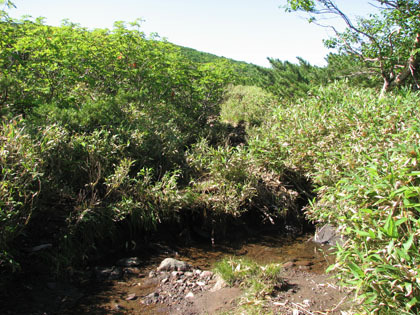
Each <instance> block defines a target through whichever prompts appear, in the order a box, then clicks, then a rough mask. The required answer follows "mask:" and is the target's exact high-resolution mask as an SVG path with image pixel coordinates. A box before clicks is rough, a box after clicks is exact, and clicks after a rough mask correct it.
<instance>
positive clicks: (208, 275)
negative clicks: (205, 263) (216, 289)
mask: <svg viewBox="0 0 420 315" xmlns="http://www.w3.org/2000/svg"><path fill="white" fill-rule="evenodd" d="M211 277H213V272H211V271H208V270H206V271H203V272H202V273H201V274H200V278H202V279H203V278H211Z"/></svg>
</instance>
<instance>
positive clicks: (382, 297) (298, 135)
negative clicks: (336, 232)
mask: <svg viewBox="0 0 420 315" xmlns="http://www.w3.org/2000/svg"><path fill="white" fill-rule="evenodd" d="M310 94H311V97H309V98H307V99H305V100H301V101H298V102H295V103H294V104H293V106H283V107H279V108H278V109H277V111H276V114H275V117H276V119H275V120H274V121H273V122H272V124H271V125H268V126H266V127H265V128H268V129H265V128H262V129H261V133H260V138H259V139H255V140H254V141H253V143H252V144H251V145H252V146H254V147H255V150H257V149H258V151H257V152H259V154H260V156H261V159H263V160H264V159H265V160H267V161H269V162H268V163H267V164H268V165H269V166H270V167H273V168H276V167H278V165H284V166H286V167H292V168H299V169H300V170H301V171H302V172H305V173H306V174H307V175H308V176H310V177H311V178H313V179H314V181H315V184H317V185H318V187H319V188H318V199H317V200H316V202H314V204H313V206H312V207H311V208H310V209H308V210H307V214H308V215H309V216H310V218H311V219H312V220H314V221H320V222H329V223H332V224H334V225H336V226H338V227H340V231H341V232H342V233H343V234H344V235H346V237H347V241H346V243H345V244H344V245H343V246H342V247H338V253H337V258H338V262H337V264H336V265H335V269H336V270H337V271H339V273H340V277H341V278H342V280H343V282H344V283H345V284H346V285H347V286H349V287H351V288H353V289H354V290H355V291H356V292H357V293H358V298H360V302H361V305H362V306H363V308H365V310H367V311H368V312H374V311H378V312H380V313H396V312H400V313H404V314H416V313H418V310H419V305H420V304H419V302H418V300H417V299H418V296H419V293H420V291H419V290H420V283H419V282H418V273H419V259H420V256H419V250H418V245H419V241H420V239H419V236H420V234H419V231H420V221H419V214H418V212H419V211H418V208H419V207H418V204H419V200H418V189H417V187H418V185H419V179H418V177H419V168H418V156H419V155H418V154H419V152H418V147H419V130H420V129H419V128H420V126H419V120H418V117H419V116H420V112H419V109H418V102H419V95H418V94H415V93H410V92H408V91H406V92H404V93H401V95H395V96H389V97H387V98H383V99H378V98H377V97H376V95H375V91H374V90H367V89H364V90H361V89H354V88H349V86H348V85H347V84H346V83H345V82H343V83H336V84H334V85H331V86H329V87H326V88H318V89H314V90H311V91H310ZM264 135H265V136H264ZM273 152H274V153H273ZM275 159H277V160H278V162H273V160H275ZM277 169H280V168H277Z"/></svg>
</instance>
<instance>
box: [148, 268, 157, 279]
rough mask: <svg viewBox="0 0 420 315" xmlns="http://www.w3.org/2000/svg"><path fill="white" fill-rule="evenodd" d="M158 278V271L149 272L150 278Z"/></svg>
mask: <svg viewBox="0 0 420 315" xmlns="http://www.w3.org/2000/svg"><path fill="white" fill-rule="evenodd" d="M156 276H157V274H156V271H154V270H152V271H150V272H149V278H154V277H156Z"/></svg>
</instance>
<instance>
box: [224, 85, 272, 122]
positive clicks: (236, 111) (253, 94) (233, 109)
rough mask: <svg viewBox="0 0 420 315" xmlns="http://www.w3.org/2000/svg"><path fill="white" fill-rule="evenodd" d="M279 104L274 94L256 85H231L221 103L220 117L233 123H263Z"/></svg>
mask: <svg viewBox="0 0 420 315" xmlns="http://www.w3.org/2000/svg"><path fill="white" fill-rule="evenodd" d="M276 104H277V100H276V98H275V97H274V95H272V94H270V93H268V92H266V91H264V90H263V89H262V88H259V87H256V86H242V85H238V86H230V87H229V88H228V90H227V91H226V93H225V100H224V101H223V103H222V104H221V112H220V118H221V120H223V121H226V122H229V123H231V124H235V125H237V124H239V123H240V122H245V123H246V124H247V125H250V126H253V125H261V124H262V123H263V122H264V119H265V118H266V115H267V113H269V112H270V110H271V109H272V108H274V107H275V106H276Z"/></svg>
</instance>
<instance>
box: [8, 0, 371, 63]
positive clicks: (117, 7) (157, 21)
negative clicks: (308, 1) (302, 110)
mask: <svg viewBox="0 0 420 315" xmlns="http://www.w3.org/2000/svg"><path fill="white" fill-rule="evenodd" d="M336 2H337V4H338V5H339V6H340V7H341V8H342V9H343V10H344V11H345V12H347V13H349V14H350V15H365V14H366V13H367V12H368V11H369V10H372V8H371V7H370V6H369V4H368V1H363V0H351V1H349V0H347V1H345V0H337V1H336ZM13 3H14V4H15V5H16V6H17V9H13V10H11V11H10V12H9V15H10V16H12V17H16V18H18V17H21V16H22V15H32V16H33V17H39V16H43V17H45V18H46V24H49V25H60V24H61V21H62V20H63V19H69V20H70V21H71V22H75V23H79V24H80V25H81V26H84V27H87V28H112V25H113V23H114V21H127V22H130V21H134V20H135V19H137V18H141V19H143V20H144V22H143V23H142V29H143V31H144V32H145V33H146V34H150V33H152V32H155V33H158V34H159V35H160V36H161V37H165V38H167V39H168V40H169V41H170V42H172V43H175V44H179V45H183V46H187V47H191V48H195V49H197V50H201V51H205V52H210V53H214V54H216V55H219V56H225V57H229V58H233V59H236V60H242V61H246V62H251V63H254V64H258V65H262V66H269V63H268V61H267V57H272V58H277V59H280V60H289V61H292V62H296V59H295V57H296V56H300V57H302V58H304V59H305V60H307V61H309V62H310V63H312V64H316V65H324V64H325V60H324V57H325V56H326V54H327V53H328V50H327V49H326V48H324V47H323V44H322V39H324V38H327V37H328V36H329V34H328V32H327V30H326V29H323V28H320V27H317V26H316V25H313V24H309V23H308V22H307V21H306V20H305V18H304V17H305V15H304V14H303V13H286V12H285V11H284V9H283V8H279V6H282V5H285V4H286V0H118V1H115V0H112V1H111V0H71V1H61V0H14V1H13Z"/></svg>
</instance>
